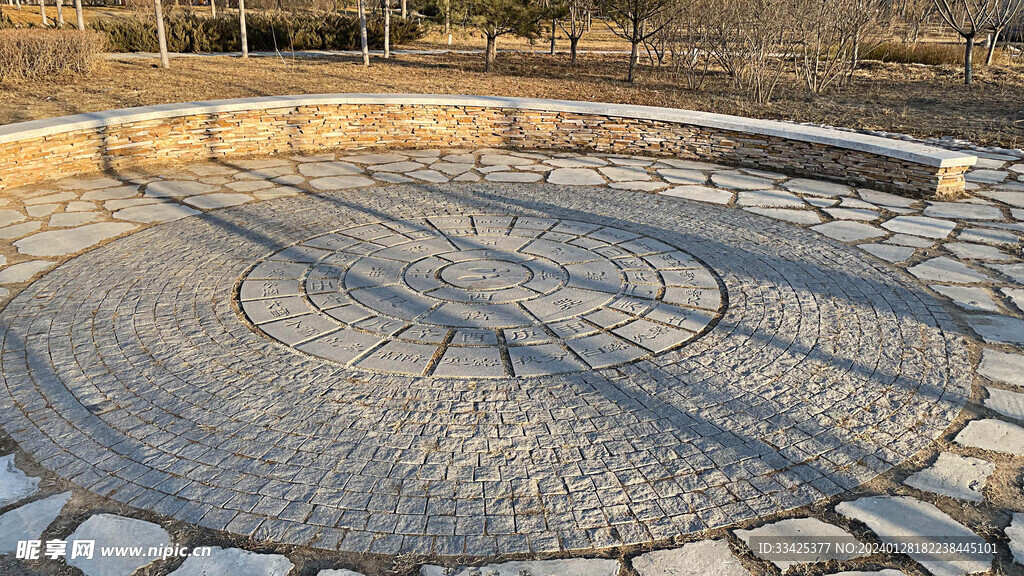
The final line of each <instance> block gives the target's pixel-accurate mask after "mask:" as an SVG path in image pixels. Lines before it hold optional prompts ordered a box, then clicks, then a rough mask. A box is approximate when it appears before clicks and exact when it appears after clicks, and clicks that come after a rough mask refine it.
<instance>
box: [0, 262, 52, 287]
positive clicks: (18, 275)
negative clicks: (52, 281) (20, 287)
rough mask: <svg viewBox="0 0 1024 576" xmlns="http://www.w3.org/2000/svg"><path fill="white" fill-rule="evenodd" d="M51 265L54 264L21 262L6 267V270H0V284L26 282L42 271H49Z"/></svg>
mask: <svg viewBox="0 0 1024 576" xmlns="http://www.w3.org/2000/svg"><path fill="white" fill-rule="evenodd" d="M53 265H54V262H50V261H48V260H30V261H28V262H21V263H18V264H14V265H11V266H8V267H7V268H4V269H3V270H0V284H14V283H17V282H27V281H28V280H31V279H32V277H33V276H35V275H36V274H38V273H40V272H42V271H44V270H49V269H50V268H52V267H53Z"/></svg>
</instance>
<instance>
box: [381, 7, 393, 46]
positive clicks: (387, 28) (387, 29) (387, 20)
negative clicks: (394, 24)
mask: <svg viewBox="0 0 1024 576" xmlns="http://www.w3.org/2000/svg"><path fill="white" fill-rule="evenodd" d="M382 11H383V12H384V59H385V60H387V59H388V58H391V0H384V6H383V7H382Z"/></svg>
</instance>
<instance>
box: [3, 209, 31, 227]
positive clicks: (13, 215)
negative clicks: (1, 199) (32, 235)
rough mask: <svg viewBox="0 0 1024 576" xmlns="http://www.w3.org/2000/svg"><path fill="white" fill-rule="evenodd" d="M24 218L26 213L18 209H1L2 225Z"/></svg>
mask: <svg viewBox="0 0 1024 576" xmlns="http://www.w3.org/2000/svg"><path fill="white" fill-rule="evenodd" d="M24 219H25V215H24V214H22V213H21V212H18V211H17V210H0V227H3V226H8V225H10V224H14V223H15V222H21V221H22V220H24Z"/></svg>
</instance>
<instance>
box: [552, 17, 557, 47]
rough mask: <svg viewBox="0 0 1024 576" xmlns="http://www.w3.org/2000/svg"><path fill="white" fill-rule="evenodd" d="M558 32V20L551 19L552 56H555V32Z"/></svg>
mask: <svg viewBox="0 0 1024 576" xmlns="http://www.w3.org/2000/svg"><path fill="white" fill-rule="evenodd" d="M556 30H558V20H555V19H554V18H552V19H551V55H552V56H554V55H555V31H556Z"/></svg>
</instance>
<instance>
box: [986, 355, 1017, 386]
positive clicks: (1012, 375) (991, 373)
mask: <svg viewBox="0 0 1024 576" xmlns="http://www.w3.org/2000/svg"><path fill="white" fill-rule="evenodd" d="M978 374H981V375H982V376H984V377H986V378H988V379H989V380H995V381H996V382H1002V383H1004V384H1011V385H1014V386H1019V387H1021V388H1024V356H1021V355H1020V354H1009V353H1007V352H1002V351H999V350H995V349H992V348H985V349H983V350H982V352H981V363H979V364H978Z"/></svg>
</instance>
